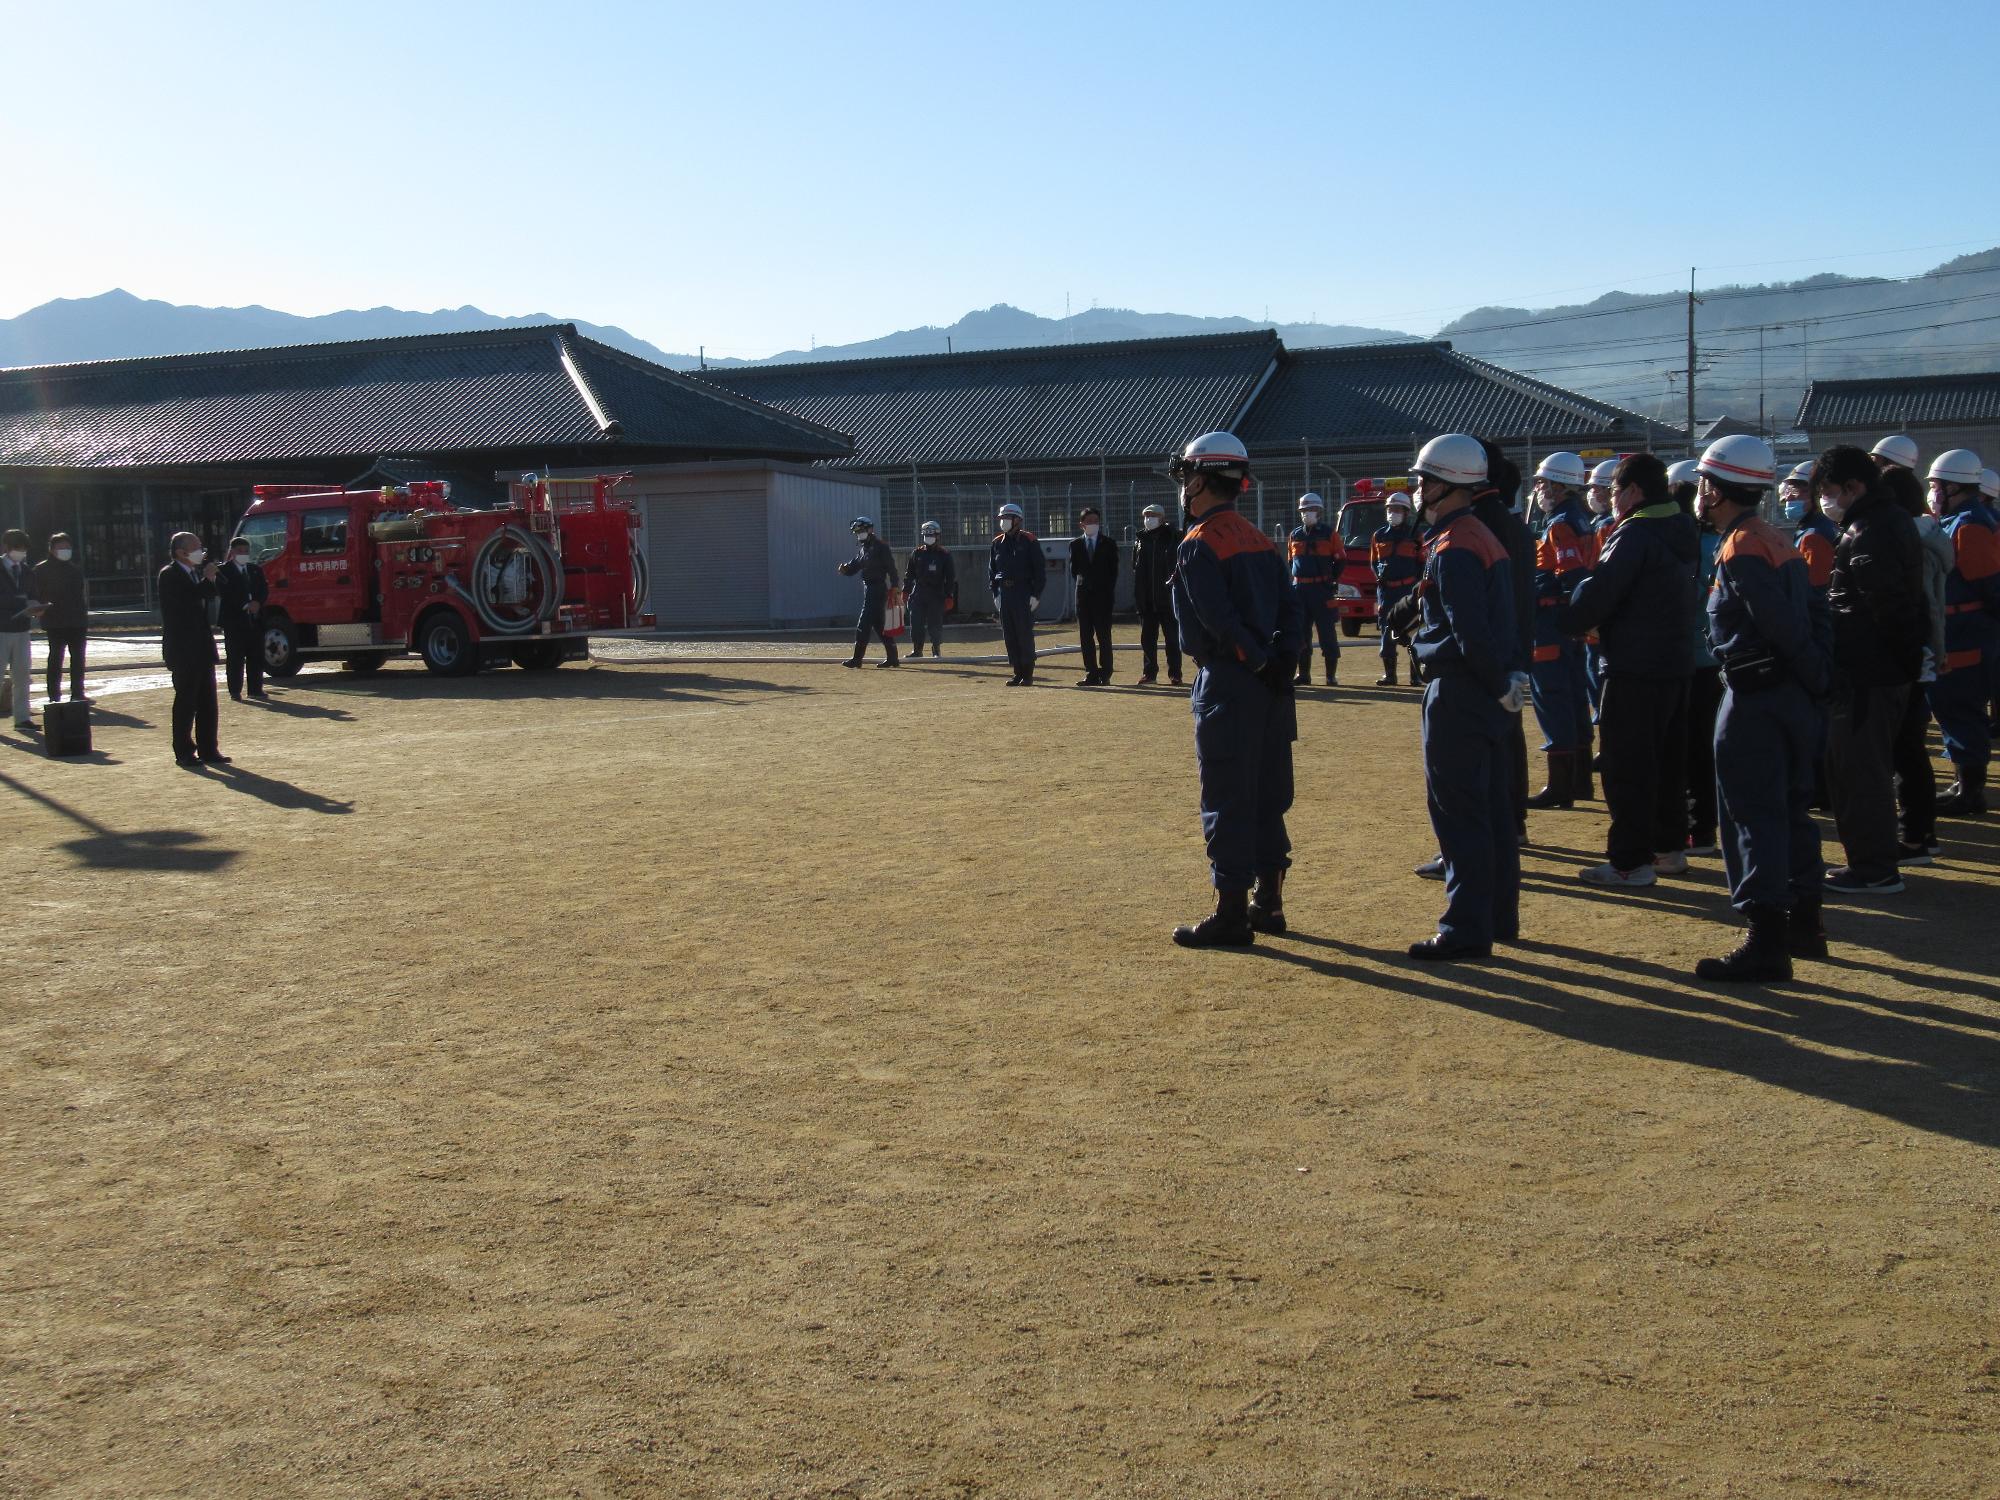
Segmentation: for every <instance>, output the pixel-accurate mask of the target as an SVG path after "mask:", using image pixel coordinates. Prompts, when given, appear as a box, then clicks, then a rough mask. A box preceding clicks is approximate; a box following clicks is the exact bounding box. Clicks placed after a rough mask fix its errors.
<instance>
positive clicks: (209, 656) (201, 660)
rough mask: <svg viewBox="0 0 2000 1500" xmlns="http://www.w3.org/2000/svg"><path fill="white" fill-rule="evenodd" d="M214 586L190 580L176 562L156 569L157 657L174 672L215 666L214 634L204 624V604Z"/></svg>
mask: <svg viewBox="0 0 2000 1500" xmlns="http://www.w3.org/2000/svg"><path fill="white" fill-rule="evenodd" d="M214 597H215V585H214V584H213V583H210V582H209V581H208V580H207V579H205V578H203V577H201V575H200V572H199V570H197V571H196V574H195V576H194V577H192V578H190V577H189V576H188V571H187V569H185V568H183V567H182V566H181V565H180V564H179V563H177V562H170V563H168V564H167V565H166V566H165V567H164V568H162V569H160V656H161V657H162V659H164V660H165V662H166V664H167V668H168V670H170V671H174V672H194V671H199V670H200V669H201V668H203V667H212V666H214V665H215V663H216V654H215V632H214V631H213V630H212V629H210V628H209V624H208V601H209V600H211V599H213V598H214Z"/></svg>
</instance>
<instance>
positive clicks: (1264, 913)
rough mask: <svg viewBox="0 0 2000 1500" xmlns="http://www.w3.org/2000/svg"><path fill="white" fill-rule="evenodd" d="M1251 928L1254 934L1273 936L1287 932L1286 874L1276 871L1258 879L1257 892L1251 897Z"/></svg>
mask: <svg viewBox="0 0 2000 1500" xmlns="http://www.w3.org/2000/svg"><path fill="white" fill-rule="evenodd" d="M1250 927H1251V930H1252V931H1253V932H1268V933H1271V934H1272V935H1273V936H1275V935H1277V934H1279V933H1282V932H1283V931H1284V930H1285V872H1284V871H1283V870H1274V871H1272V872H1271V873H1270V874H1269V875H1259V876H1258V877H1257V890H1256V892H1255V893H1254V894H1253V895H1252V896H1251V897H1250Z"/></svg>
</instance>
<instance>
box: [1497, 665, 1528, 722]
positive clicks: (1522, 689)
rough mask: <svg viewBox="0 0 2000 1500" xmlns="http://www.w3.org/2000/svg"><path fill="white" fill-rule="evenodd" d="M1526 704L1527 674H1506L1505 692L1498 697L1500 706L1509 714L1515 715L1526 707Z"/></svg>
mask: <svg viewBox="0 0 2000 1500" xmlns="http://www.w3.org/2000/svg"><path fill="white" fill-rule="evenodd" d="M1527 702H1528V674H1527V673H1526V672H1509V673H1508V674H1507V691H1506V692H1504V693H1502V694H1501V695H1500V706H1501V707H1502V708H1504V709H1506V710H1507V712H1508V713H1510V714H1517V713H1519V712H1520V711H1521V710H1522V708H1524V707H1525V706H1526V705H1527Z"/></svg>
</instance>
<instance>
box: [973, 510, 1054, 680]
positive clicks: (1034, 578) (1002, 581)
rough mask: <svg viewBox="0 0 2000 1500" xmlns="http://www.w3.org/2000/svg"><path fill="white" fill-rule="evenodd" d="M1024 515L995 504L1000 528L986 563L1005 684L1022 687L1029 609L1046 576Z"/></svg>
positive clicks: (1031, 638) (1031, 657) (1030, 647)
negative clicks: (1002, 644) (1006, 668)
mask: <svg viewBox="0 0 2000 1500" xmlns="http://www.w3.org/2000/svg"><path fill="white" fill-rule="evenodd" d="M1026 519H1027V518H1026V517H1025V516H1023V515H1022V514H1021V507H1020V506H1018V505H1016V504H1015V503H1014V502H1013V501H1012V500H1009V501H1008V502H1007V503H1006V504H1005V505H1003V506H1001V507H1000V514H999V522H1000V530H999V533H998V535H996V536H995V537H994V538H993V550H992V552H991V554H990V556H989V560H988V562H987V568H986V581H987V582H988V583H989V584H990V585H992V588H993V607H994V610H995V611H996V612H997V613H998V614H999V616H1000V634H1001V637H1002V639H1004V640H1005V641H1006V643H1007V662H1008V664H1009V665H1010V666H1012V667H1013V669H1014V675H1013V676H1012V677H1009V678H1008V679H1007V686H1008V687H1027V686H1028V685H1029V684H1031V683H1032V682H1033V681H1034V680H1035V610H1036V609H1037V608H1038V607H1039V606H1040V605H1041V602H1042V589H1043V587H1044V585H1046V584H1047V583H1048V577H1049V575H1048V563H1047V561H1046V560H1045V559H1044V558H1043V557H1042V544H1041V543H1040V542H1039V541H1037V540H1036V539H1035V534H1034V533H1033V532H1032V531H1029V530H1028V529H1027V528H1026V527H1025V526H1024V525H1023V524H1022V523H1023V522H1024V521H1025V520H1026Z"/></svg>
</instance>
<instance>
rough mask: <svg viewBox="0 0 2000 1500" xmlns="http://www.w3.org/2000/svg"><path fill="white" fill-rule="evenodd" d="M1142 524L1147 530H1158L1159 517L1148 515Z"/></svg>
mask: <svg viewBox="0 0 2000 1500" xmlns="http://www.w3.org/2000/svg"><path fill="white" fill-rule="evenodd" d="M1144 524H1145V527H1146V529H1147V530H1148V531H1158V530H1159V529H1160V518H1159V517H1158V516H1148V517H1146V520H1145V523H1144Z"/></svg>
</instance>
